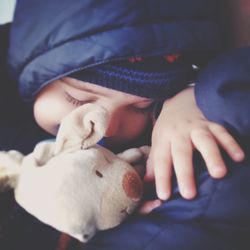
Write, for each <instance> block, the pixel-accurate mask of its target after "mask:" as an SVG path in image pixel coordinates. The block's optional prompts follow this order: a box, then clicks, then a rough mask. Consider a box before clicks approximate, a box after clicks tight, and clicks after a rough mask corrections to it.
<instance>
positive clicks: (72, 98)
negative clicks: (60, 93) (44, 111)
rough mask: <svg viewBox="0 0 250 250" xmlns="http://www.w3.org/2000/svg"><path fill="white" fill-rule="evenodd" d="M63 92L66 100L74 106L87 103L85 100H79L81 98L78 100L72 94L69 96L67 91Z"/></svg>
mask: <svg viewBox="0 0 250 250" xmlns="http://www.w3.org/2000/svg"><path fill="white" fill-rule="evenodd" d="M64 94H65V97H66V100H67V101H68V102H69V103H70V104H72V105H74V106H76V107H78V106H81V105H83V104H85V103H87V101H81V100H78V99H76V98H74V97H73V96H71V95H70V94H69V93H67V92H64Z"/></svg>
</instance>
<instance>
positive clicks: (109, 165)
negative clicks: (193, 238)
mask: <svg viewBox="0 0 250 250" xmlns="http://www.w3.org/2000/svg"><path fill="white" fill-rule="evenodd" d="M108 123H109V115H108V112H107V111H106V110H105V109H104V108H102V107H99V106H96V105H94V104H86V105H83V106H81V107H79V108H77V109H75V110H74V111H72V112H71V113H70V114H69V115H67V116H66V117H65V118H64V119H63V120H62V122H61V125H60V128H59V131H58V134H57V137H56V139H55V140H51V141H43V142H40V143H38V144H37V145H36V147H35V149H34V151H33V152H32V153H30V154H29V155H26V156H24V155H23V154H21V153H20V152H18V151H15V150H11V151H6V152H3V151H2V152H0V190H1V191H2V192H3V191H5V190H9V189H14V195H15V199H16V201H17V203H18V204H19V205H20V206H22V207H23V208H24V209H25V210H26V211H27V212H28V213H30V214H32V215H33V216H35V217H36V218H38V219H39V220H40V221H42V222H43V223H45V224H48V225H50V226H52V227H54V228H55V229H57V230H59V231H61V232H64V233H66V234H67V235H70V236H72V237H74V238H76V239H78V240H79V241H81V242H87V241H88V240H89V239H90V238H91V237H93V236H94V234H95V233H96V232H97V231H98V230H104V229H109V228H112V227H115V226H117V225H119V224H120V223H121V222H122V221H123V220H124V219H125V218H127V216H128V215H130V214H131V213H132V212H133V211H134V210H135V208H136V207H137V206H138V205H139V203H140V201H141V198H142V195H143V184H142V174H143V169H142V166H143V165H144V164H143V162H144V163H145V160H146V158H147V155H148V152H149V148H148V147H147V146H144V147H141V148H133V149H128V150H126V151H124V152H123V153H120V154H118V155H115V154H113V153H112V152H110V151H109V150H108V149H105V148H104V147H102V146H100V145H97V142H98V141H99V140H100V139H101V138H102V137H103V135H104V133H105V130H106V128H107V125H108ZM133 165H134V166H135V168H134V167H133ZM140 174H141V175H140Z"/></svg>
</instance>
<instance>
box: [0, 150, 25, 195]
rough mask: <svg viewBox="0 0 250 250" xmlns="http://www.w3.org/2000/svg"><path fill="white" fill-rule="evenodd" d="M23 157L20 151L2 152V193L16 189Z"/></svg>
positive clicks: (0, 164) (0, 158)
mask: <svg viewBox="0 0 250 250" xmlns="http://www.w3.org/2000/svg"><path fill="white" fill-rule="evenodd" d="M22 160H23V155H22V154H21V153H19V152H18V151H15V150H11V151H7V152H4V151H1V152H0V191H1V192H3V191H7V190H8V189H14V188H15V187H16V185H17V181H18V177H19V174H20V169H21V168H20V166H21V163H22Z"/></svg>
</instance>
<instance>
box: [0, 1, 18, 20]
mask: <svg viewBox="0 0 250 250" xmlns="http://www.w3.org/2000/svg"><path fill="white" fill-rule="evenodd" d="M15 2H16V1H15V0H0V24H3V23H8V22H10V21H11V20H12V18H13V13H14V8H15Z"/></svg>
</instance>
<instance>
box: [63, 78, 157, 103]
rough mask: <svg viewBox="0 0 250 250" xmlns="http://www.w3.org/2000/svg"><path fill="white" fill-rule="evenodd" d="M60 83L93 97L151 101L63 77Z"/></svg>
mask: <svg viewBox="0 0 250 250" xmlns="http://www.w3.org/2000/svg"><path fill="white" fill-rule="evenodd" d="M61 81H62V82H63V83H65V84H67V85H69V86H71V87H73V88H75V89H78V90H79V91H85V92H88V93H91V94H95V95H103V96H107V97H112V96H122V97H124V98H129V99H134V100H135V101H138V102H144V101H152V100H151V99H149V98H146V97H141V96H136V95H132V94H128V93H125V92H121V91H118V90H114V89H111V88H107V87H103V86H100V85H97V84H93V83H89V82H84V81H81V80H78V79H75V78H72V77H64V78H62V79H61Z"/></svg>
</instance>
